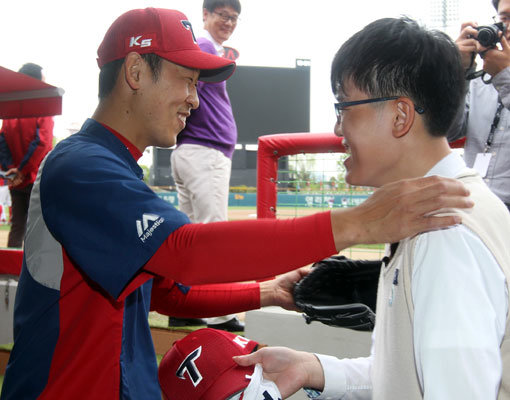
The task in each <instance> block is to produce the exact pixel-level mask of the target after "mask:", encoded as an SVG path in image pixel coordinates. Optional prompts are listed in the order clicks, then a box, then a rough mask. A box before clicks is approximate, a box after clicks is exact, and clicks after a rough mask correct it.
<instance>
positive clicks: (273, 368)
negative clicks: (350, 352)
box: [234, 347, 324, 399]
mask: <svg viewBox="0 0 510 400" xmlns="http://www.w3.org/2000/svg"><path fill="white" fill-rule="evenodd" d="M234 361H235V362H236V363H238V364H239V365H242V366H250V365H255V364H261V365H262V369H263V371H264V373H263V374H264V377H265V378H266V379H269V380H271V381H273V382H274V383H276V386H278V390H279V391H280V393H281V395H282V397H283V398H284V399H286V398H287V397H289V396H291V395H293V394H294V393H296V392H297V391H298V390H299V389H301V388H302V387H312V388H314V389H317V390H321V391H322V390H323V389H324V373H323V371H322V366H321V364H320V362H319V360H318V359H317V357H315V356H314V355H313V354H311V353H306V352H304V351H296V350H292V349H289V348H287V347H264V348H262V349H260V350H258V351H256V352H255V353H252V354H249V355H246V356H236V357H234Z"/></svg>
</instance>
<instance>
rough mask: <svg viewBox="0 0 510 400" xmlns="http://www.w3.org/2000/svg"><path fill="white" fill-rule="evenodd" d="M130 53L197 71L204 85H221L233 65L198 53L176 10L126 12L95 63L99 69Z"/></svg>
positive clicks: (187, 25)
mask: <svg viewBox="0 0 510 400" xmlns="http://www.w3.org/2000/svg"><path fill="white" fill-rule="evenodd" d="M130 52H137V53H139V54H149V53H152V54H156V55H157V56H159V57H161V58H164V59H165V60H168V61H170V62H173V63H175V64H178V65H182V66H183V67H187V68H191V69H197V70H199V71H200V75H199V78H198V79H200V80H201V81H205V82H221V81H224V80H225V79H227V78H228V77H230V75H232V73H233V72H234V69H235V62H234V61H232V60H228V59H225V58H222V57H218V56H216V55H214V54H209V53H206V52H205V51H202V50H201V49H200V47H199V46H198V44H197V41H196V39H195V34H194V33H193V28H192V26H191V23H190V22H189V21H188V18H187V17H186V15H184V14H183V13H181V12H180V11H177V10H167V9H165V8H152V7H149V8H145V9H138V10H130V11H127V12H125V13H124V14H122V15H121V16H120V17H118V18H117V19H116V20H115V21H114V22H113V24H112V25H111V26H110V28H109V29H108V31H107V32H106V34H105V36H104V39H103V41H102V42H101V45H100V46H99V48H98V49H97V56H98V57H97V64H98V65H99V68H103V66H104V65H105V64H108V63H110V62H112V61H115V60H120V59H123V58H125V57H126V56H127V55H128V54H129V53H130Z"/></svg>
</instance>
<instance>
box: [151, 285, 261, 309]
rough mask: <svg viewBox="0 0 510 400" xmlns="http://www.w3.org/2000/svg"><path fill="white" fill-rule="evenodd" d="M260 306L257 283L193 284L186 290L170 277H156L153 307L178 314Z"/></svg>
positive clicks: (153, 289) (152, 298)
mask: <svg viewBox="0 0 510 400" xmlns="http://www.w3.org/2000/svg"><path fill="white" fill-rule="evenodd" d="M257 308H260V288H259V284H258V283H229V284H218V285H197V286H192V287H191V288H190V289H189V291H188V292H187V293H186V294H185V293H183V292H182V291H181V290H180V289H179V288H178V286H177V285H175V284H174V282H173V281H171V280H170V279H164V278H160V277H159V278H155V279H154V283H153V285H152V294H151V310H152V311H157V312H158V313H160V314H164V315H171V316H175V317H187V318H206V317H215V316H218V315H226V314H234V313H238V312H242V311H247V310H253V309H257Z"/></svg>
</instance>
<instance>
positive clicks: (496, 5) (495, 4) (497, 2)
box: [492, 0, 499, 11]
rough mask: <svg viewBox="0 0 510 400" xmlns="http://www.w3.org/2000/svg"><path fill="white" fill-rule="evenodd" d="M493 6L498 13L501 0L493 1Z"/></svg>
mask: <svg viewBox="0 0 510 400" xmlns="http://www.w3.org/2000/svg"><path fill="white" fill-rule="evenodd" d="M492 5H493V6H494V8H495V9H496V11H498V6H499V0H492Z"/></svg>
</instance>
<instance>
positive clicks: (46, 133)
mask: <svg viewBox="0 0 510 400" xmlns="http://www.w3.org/2000/svg"><path fill="white" fill-rule="evenodd" d="M53 125H54V122H53V118H52V117H41V118H37V126H38V127H39V143H38V144H37V147H36V148H35V150H34V152H33V154H32V155H31V157H30V158H29V159H28V161H27V163H26V164H25V165H24V166H23V168H22V169H21V172H23V173H24V174H25V175H29V174H35V173H37V170H38V169H39V164H41V161H42V160H43V158H44V156H46V154H47V153H48V152H49V151H50V150H51V148H52V146H53Z"/></svg>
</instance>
